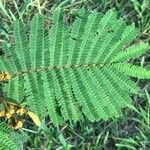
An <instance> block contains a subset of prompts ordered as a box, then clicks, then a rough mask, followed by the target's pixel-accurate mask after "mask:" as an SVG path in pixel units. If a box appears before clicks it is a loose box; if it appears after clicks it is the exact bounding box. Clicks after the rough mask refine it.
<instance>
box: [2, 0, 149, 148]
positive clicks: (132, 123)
mask: <svg viewBox="0 0 150 150" xmlns="http://www.w3.org/2000/svg"><path fill="white" fill-rule="evenodd" d="M57 5H62V6H63V7H64V9H65V11H66V14H67V16H68V18H70V16H71V15H73V14H74V13H76V11H77V10H78V8H80V7H82V6H85V7H87V8H88V9H97V10H98V11H99V12H102V13H103V12H106V11H107V10H108V9H110V8H112V7H115V8H116V9H117V11H118V14H119V15H120V16H123V17H124V19H125V20H126V21H127V23H128V24H132V23H133V22H134V23H135V25H136V27H138V28H139V29H140V34H139V37H138V38H137V41H140V40H143V41H148V42H149V43H150V13H149V12H150V1H149V0H141V1H140V0H122V1H120V0H65V1H63V0H51V1H50V0H32V1H31V0H23V1H21V0H1V1H0V16H1V17H0V49H2V47H1V45H2V43H3V42H4V41H5V40H9V41H12V42H13V39H12V28H13V21H14V20H15V19H18V18H19V19H21V20H24V21H25V22H26V24H27V25H28V24H29V22H30V20H31V18H32V16H33V15H34V14H36V13H40V14H44V15H46V16H47V17H50V15H51V13H52V10H53V9H54V7H56V6H57ZM149 60H150V53H147V54H146V55H144V56H142V57H140V58H137V59H134V60H131V61H132V62H133V63H138V64H140V65H141V66H145V67H148V68H150V62H149ZM136 82H137V84H138V85H139V86H140V87H141V89H142V91H143V93H144V94H143V97H142V98H139V97H138V96H132V97H133V104H134V107H133V108H132V109H129V108H126V109H124V114H123V117H122V118H120V119H118V120H109V121H107V122H106V121H101V122H98V123H90V122H89V121H88V120H84V121H80V122H78V123H76V124H74V123H70V124H64V125H62V126H61V127H60V128H59V129H58V128H54V127H53V126H52V125H51V123H50V119H49V118H46V120H45V121H46V125H44V124H43V127H42V129H38V130H37V129H36V128H35V127H33V126H32V123H31V122H30V120H29V121H28V123H27V124H28V125H29V128H28V126H26V127H25V128H23V129H22V130H23V131H24V132H26V133H27V134H28V141H27V142H26V143H25V144H24V146H23V147H24V149H26V150H38V149H39V150H50V149H56V150H70V149H73V150H74V149H75V150H76V149H77V150H78V149H81V150H82V149H83V150H84V149H87V150H101V149H102V150H114V149H118V150H126V149H127V150H128V149H129V150H137V149H141V150H146V149H150V82H149V81H144V80H142V81H141V80H137V81H136Z"/></svg>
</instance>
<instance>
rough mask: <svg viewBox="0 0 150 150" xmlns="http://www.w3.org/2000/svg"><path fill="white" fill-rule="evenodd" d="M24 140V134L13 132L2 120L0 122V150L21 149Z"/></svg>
mask: <svg viewBox="0 0 150 150" xmlns="http://www.w3.org/2000/svg"><path fill="white" fill-rule="evenodd" d="M26 140H27V136H26V134H24V133H15V132H14V131H12V130H11V129H10V128H9V127H8V126H7V125H6V124H5V123H4V122H0V143H1V144H0V150H21V149H22V148H23V147H22V144H23V143H24V142H25V141H26Z"/></svg>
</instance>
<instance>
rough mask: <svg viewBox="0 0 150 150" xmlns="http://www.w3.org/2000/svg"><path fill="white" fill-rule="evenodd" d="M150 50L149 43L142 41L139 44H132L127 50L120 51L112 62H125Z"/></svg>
mask: <svg viewBox="0 0 150 150" xmlns="http://www.w3.org/2000/svg"><path fill="white" fill-rule="evenodd" d="M147 51H149V45H148V43H143V42H141V43H140V44H138V45H132V46H130V47H128V48H127V49H126V50H125V51H122V52H120V53H119V54H118V55H117V56H116V57H115V58H113V59H112V61H111V62H125V61H128V60H129V59H130V58H134V57H138V56H141V55H142V54H144V53H146V52H147Z"/></svg>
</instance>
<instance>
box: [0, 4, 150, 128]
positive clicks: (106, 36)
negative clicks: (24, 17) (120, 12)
mask: <svg viewBox="0 0 150 150" xmlns="http://www.w3.org/2000/svg"><path fill="white" fill-rule="evenodd" d="M62 16H63V15H62V10H61V8H59V7H58V8H56V9H55V11H54V14H53V17H52V27H51V29H50V32H49V33H48V34H47V33H46V31H45V30H44V28H45V27H44V17H43V16H34V17H33V19H32V22H31V30H30V36H29V41H28V38H27V35H26V33H25V29H24V26H23V23H22V22H20V21H16V22H15V23H14V37H15V45H14V46H12V47H10V48H9V47H8V46H7V44H5V45H4V53H5V55H4V56H1V58H0V66H1V72H9V73H10V75H11V76H12V78H11V79H10V80H9V81H8V84H5V85H4V90H5V92H6V96H7V97H9V98H11V99H15V100H17V101H20V100H22V99H23V98H24V97H26V99H27V103H28V105H29V106H30V108H31V110H32V111H33V112H35V113H36V114H38V115H39V116H40V117H41V118H42V117H44V116H45V112H46V109H45V107H47V109H48V113H49V116H50V118H51V120H52V122H53V123H54V125H56V126H58V125H59V124H60V123H61V122H62V120H65V121H66V120H74V121H78V120H79V119H81V116H82V113H83V114H84V115H85V116H86V117H87V118H88V119H89V120H90V121H99V120H100V119H104V120H107V119H108V118H112V117H119V116H120V115H121V108H124V107H126V106H129V105H130V104H131V98H130V97H129V94H130V93H134V94H137V93H139V92H140V90H139V89H138V88H137V86H136V85H135V83H134V82H132V81H131V80H130V79H129V78H128V76H133V77H137V78H141V79H149V78H150V71H147V70H146V69H144V68H142V67H139V66H135V65H132V64H128V63H126V62H127V61H128V60H129V59H130V58H133V57H137V56H139V55H141V54H143V53H145V52H146V51H147V50H148V49H149V46H148V44H146V43H143V42H141V43H140V44H138V45H133V46H129V44H130V43H131V42H132V41H133V40H134V39H135V38H136V36H137V33H138V32H137V29H135V27H134V25H129V26H128V25H126V23H125V22H124V21H123V19H122V18H121V19H118V18H117V13H116V12H115V10H113V9H112V10H109V11H108V12H107V13H106V14H105V15H104V16H103V17H102V16H101V15H99V14H98V13H97V12H96V11H92V12H87V11H86V10H85V9H84V8H82V9H81V10H80V11H79V13H78V15H77V17H76V19H75V21H74V22H73V24H72V26H71V27H70V28H68V27H67V26H66V25H65V24H64V23H63V17H62ZM118 81H119V82H118Z"/></svg>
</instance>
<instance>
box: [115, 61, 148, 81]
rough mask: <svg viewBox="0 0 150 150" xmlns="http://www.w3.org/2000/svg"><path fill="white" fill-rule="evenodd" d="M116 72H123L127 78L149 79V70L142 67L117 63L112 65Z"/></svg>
mask: <svg viewBox="0 0 150 150" xmlns="http://www.w3.org/2000/svg"><path fill="white" fill-rule="evenodd" d="M113 66H114V67H115V68H117V69H118V71H122V72H124V74H126V75H128V76H132V77H135V78H139V79H150V70H147V69H145V68H143V67H140V66H136V65H132V64H128V63H118V64H114V65H113Z"/></svg>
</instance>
